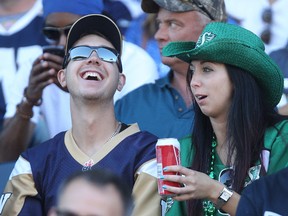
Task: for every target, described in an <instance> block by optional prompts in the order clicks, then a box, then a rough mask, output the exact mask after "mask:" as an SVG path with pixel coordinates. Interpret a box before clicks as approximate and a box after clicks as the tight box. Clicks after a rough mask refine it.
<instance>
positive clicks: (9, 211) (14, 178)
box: [0, 156, 42, 216]
mask: <svg viewBox="0 0 288 216" xmlns="http://www.w3.org/2000/svg"><path fill="white" fill-rule="evenodd" d="M37 195H38V192H37V190H36V188H35V183H34V180H33V175H32V170H31V166H30V163H29V162H28V161H27V160H25V159H24V158H23V157H21V156H20V157H19V159H18V160H17V162H16V164H15V167H14V169H13V171H12V173H11V175H10V177H9V180H8V182H7V185H6V187H5V190H4V192H3V194H2V196H1V199H0V200H1V205H0V214H1V215H20V216H21V215H42V205H41V201H40V199H39V197H38V196H37Z"/></svg>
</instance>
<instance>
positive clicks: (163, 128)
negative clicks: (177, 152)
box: [115, 0, 226, 138]
mask: <svg viewBox="0 0 288 216" xmlns="http://www.w3.org/2000/svg"><path fill="white" fill-rule="evenodd" d="M142 9H143V10H144V11H145V12H147V13H156V14H157V17H156V22H157V25H158V29H157V31H156V33H155V39H156V40H157V42H158V47H159V51H160V52H161V51H162V48H163V47H164V46H165V45H166V44H167V43H169V42H171V41H189V40H192V41H193V40H197V38H198V37H199V35H200V34H201V31H202V30H203V28H204V27H205V26H206V24H207V23H209V22H212V21H225V20H226V13H225V5H224V1H223V0H217V1H212V0H205V1H185V2H183V1H181V0H173V1H172V0H169V1H164V0H142ZM161 58H162V62H163V64H165V65H168V66H169V67H170V71H169V73H168V74H167V75H166V76H165V77H163V78H161V79H158V80H157V81H156V82H155V83H154V84H147V85H143V86H141V87H140V88H138V89H136V90H134V91H132V92H130V93H129V94H127V95H126V96H124V97H123V98H122V99H121V100H119V101H117V102H116V104H115V112H116V117H117V118H118V119H119V120H121V121H123V122H125V123H128V124H130V123H133V122H137V123H138V124H139V127H140V128H141V129H142V130H147V131H149V132H151V133H153V134H155V135H157V136H158V137H160V138H164V137H175V138H181V137H183V136H186V135H188V134H189V133H190V131H191V129H192V119H193V116H194V111H193V108H192V99H191V95H190V93H189V91H188V89H187V85H186V74H187V68H188V64H187V63H186V62H183V61H181V60H179V59H177V58H169V57H163V56H162V57H161Z"/></svg>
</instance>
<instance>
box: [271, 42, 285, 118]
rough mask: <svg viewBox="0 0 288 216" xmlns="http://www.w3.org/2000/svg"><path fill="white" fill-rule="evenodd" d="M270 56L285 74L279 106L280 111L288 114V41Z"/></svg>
mask: <svg viewBox="0 0 288 216" xmlns="http://www.w3.org/2000/svg"><path fill="white" fill-rule="evenodd" d="M270 57H271V58H272V59H273V60H274V61H275V62H276V64H277V65H278V66H279V67H280V69H281V71H282V72H283V75H284V91H283V94H282V98H281V100H280V102H279V104H278V106H277V108H278V112H279V113H280V114H282V115H288V43H287V45H286V47H284V48H282V49H278V50H275V51H273V52H271V53H270Z"/></svg>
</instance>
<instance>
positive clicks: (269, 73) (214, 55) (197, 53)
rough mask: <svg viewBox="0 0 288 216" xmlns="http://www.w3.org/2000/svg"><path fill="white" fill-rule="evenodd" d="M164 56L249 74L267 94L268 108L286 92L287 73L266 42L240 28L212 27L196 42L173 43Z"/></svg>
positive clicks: (205, 29) (276, 102)
mask: <svg viewBox="0 0 288 216" xmlns="http://www.w3.org/2000/svg"><path fill="white" fill-rule="evenodd" d="M162 55H163V56H169V57H173V56H175V57H177V58H179V59H181V60H183V61H185V62H187V63H190V62H191V61H192V60H206V61H211V62H219V63H223V64H229V65H233V66H236V67H239V68H242V69H244V70H246V71H248V72H249V73H250V74H251V75H252V76H253V77H254V78H255V80H256V82H257V83H258V85H259V86H260V88H261V89H262V90H263V92H264V94H265V99H266V102H267V104H269V105H271V106H273V107H275V106H276V105H277V104H278V103H279V101H280V99H281V95H282V92H283V83H284V79H283V73H282V72H281V70H280V69H279V67H278V66H277V65H276V63H275V62H274V61H273V60H272V59H271V58H270V57H269V56H268V55H267V54H266V53H265V47H264V44H263V42H262V40H261V39H260V38H259V37H258V36H257V35H255V34H254V33H252V32H251V31H249V30H247V29H244V28H242V27H240V26H237V25H232V24H228V23H221V22H212V23H209V24H208V25H207V26H206V27H205V28H204V30H203V31H202V34H201V35H200V37H199V38H198V41H197V42H196V43H195V42H171V43H169V44H168V45H167V46H166V47H164V48H163V50H162Z"/></svg>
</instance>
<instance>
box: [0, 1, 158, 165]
mask: <svg viewBox="0 0 288 216" xmlns="http://www.w3.org/2000/svg"><path fill="white" fill-rule="evenodd" d="M102 10H103V4H102V1H101V0H97V1H94V0H87V1H85V4H84V3H83V1H82V0H73V1H70V3H69V4H67V1H65V0H43V11H44V17H45V27H44V29H43V32H44V34H46V36H47V37H48V38H49V40H50V42H53V44H54V45H58V46H62V47H64V46H65V45H66V36H67V33H68V30H69V28H70V27H71V25H72V24H73V23H74V22H75V21H76V20H77V19H78V18H79V17H81V16H83V15H86V14H89V13H102ZM38 54H41V55H40V56H39V57H38V58H37V59H36V60H35V61H34V63H33V67H32V70H31V73H30V67H31V65H30V64H28V65H26V68H25V70H24V69H23V70H24V71H23V73H21V74H19V75H17V77H16V80H15V81H14V87H13V88H12V89H11V90H10V92H9V93H10V96H9V101H7V112H6V114H5V122H4V128H3V131H2V132H1V133H0V146H2V147H1V149H2V150H3V151H0V161H7V160H16V159H17V157H18V156H19V154H20V153H21V152H22V151H23V150H25V149H26V148H27V145H28V144H27V143H29V142H30V139H31V136H32V133H33V131H34V127H35V124H36V123H37V122H38V121H39V115H40V112H41V113H42V114H43V117H44V120H45V122H46V123H47V126H48V131H49V134H48V137H46V139H45V140H47V139H48V138H52V137H53V136H55V135H56V134H57V133H59V132H61V131H65V130H68V129H69V128H70V127H71V119H70V110H69V107H68V106H69V94H68V93H67V92H65V91H62V90H61V89H60V88H61V87H60V85H59V83H58V80H57V79H56V74H57V72H58V71H59V70H60V69H61V67H62V62H63V57H61V56H57V55H55V54H51V53H45V54H42V50H41V53H38ZM43 60H44V61H43ZM122 61H123V73H124V74H125V75H126V84H127V85H125V86H124V88H123V89H122V91H121V93H120V92H118V91H117V92H116V94H115V95H114V100H117V99H118V98H120V97H121V96H123V95H124V94H127V92H129V91H132V90H133V89H135V88H137V87H139V86H141V85H143V84H144V83H149V82H154V80H155V79H156V78H157V77H158V73H157V68H156V64H155V62H154V61H153V59H152V58H151V57H150V56H149V55H148V54H147V53H146V52H145V51H144V50H143V49H141V48H139V47H138V46H136V45H134V44H132V43H126V42H124V44H123V56H122ZM27 67H28V68H27ZM27 84H28V86H27ZM26 86H27V87H26ZM25 87H26V88H25ZM59 87H60V88H59ZM24 89H26V91H25V94H24V96H25V97H23V91H24ZM27 99H28V100H27ZM21 101H22V102H21ZM40 102H41V103H42V104H40ZM17 104H18V108H17ZM16 108H17V109H16Z"/></svg>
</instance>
